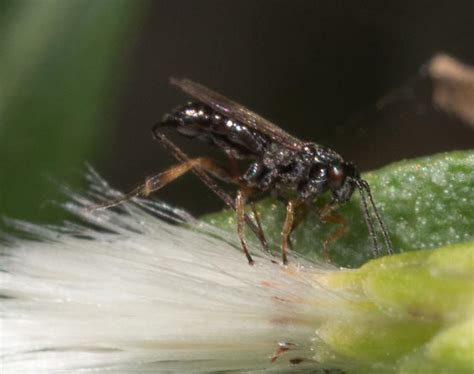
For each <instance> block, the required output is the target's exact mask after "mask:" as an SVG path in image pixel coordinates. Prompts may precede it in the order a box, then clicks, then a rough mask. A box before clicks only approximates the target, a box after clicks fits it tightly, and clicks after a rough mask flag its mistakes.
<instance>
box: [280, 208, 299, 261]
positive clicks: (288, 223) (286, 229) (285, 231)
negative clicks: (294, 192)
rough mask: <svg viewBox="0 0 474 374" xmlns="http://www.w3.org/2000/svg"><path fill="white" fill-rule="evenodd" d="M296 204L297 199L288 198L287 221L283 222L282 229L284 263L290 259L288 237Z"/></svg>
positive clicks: (282, 258)
mask: <svg viewBox="0 0 474 374" xmlns="http://www.w3.org/2000/svg"><path fill="white" fill-rule="evenodd" d="M295 205H296V201H295V200H292V199H290V200H288V202H287V203H286V218H285V222H284V223H283V228H282V230H281V260H282V261H283V264H284V265H286V264H287V263H288V259H287V257H286V246H287V244H288V238H289V236H290V233H291V230H292V228H293V219H294V215H295Z"/></svg>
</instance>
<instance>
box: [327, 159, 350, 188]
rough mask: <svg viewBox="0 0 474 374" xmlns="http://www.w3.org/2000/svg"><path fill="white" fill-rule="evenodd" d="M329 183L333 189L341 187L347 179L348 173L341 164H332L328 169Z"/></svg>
mask: <svg viewBox="0 0 474 374" xmlns="http://www.w3.org/2000/svg"><path fill="white" fill-rule="evenodd" d="M328 175H329V183H330V184H331V185H332V186H333V187H340V186H341V185H342V183H343V182H344V179H345V178H346V173H345V171H344V168H343V167H342V165H341V164H332V165H331V166H330V167H329V169H328Z"/></svg>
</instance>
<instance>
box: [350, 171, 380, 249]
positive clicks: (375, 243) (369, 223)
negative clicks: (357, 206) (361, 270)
mask: <svg viewBox="0 0 474 374" xmlns="http://www.w3.org/2000/svg"><path fill="white" fill-rule="evenodd" d="M354 181H355V184H356V186H357V188H358V189H359V193H360V201H361V206H362V211H363V212H364V219H365V223H366V224H367V228H368V229H369V236H370V238H371V239H372V243H373V252H374V257H378V256H379V255H380V249H379V244H378V241H377V235H375V230H374V224H373V222H372V218H371V217H370V213H369V208H368V206H367V200H366V198H365V189H364V187H363V184H362V183H361V182H362V180H361V179H354Z"/></svg>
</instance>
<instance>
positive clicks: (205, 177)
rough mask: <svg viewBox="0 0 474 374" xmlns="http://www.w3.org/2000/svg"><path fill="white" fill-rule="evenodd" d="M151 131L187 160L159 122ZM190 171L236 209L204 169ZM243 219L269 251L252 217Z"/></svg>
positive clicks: (230, 206)
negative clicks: (162, 130)
mask: <svg viewBox="0 0 474 374" xmlns="http://www.w3.org/2000/svg"><path fill="white" fill-rule="evenodd" d="M152 133H153V136H154V138H155V139H156V140H158V141H159V142H160V144H161V145H162V146H163V147H164V148H165V149H166V150H167V151H169V152H170V153H171V154H172V155H173V157H174V158H176V159H177V160H178V161H181V162H186V161H188V160H189V157H188V155H186V153H184V152H183V151H182V150H181V149H180V148H179V147H178V146H177V145H175V144H174V143H173V142H172V141H171V140H169V139H168V138H167V137H166V136H165V135H164V134H163V133H162V132H161V131H160V124H157V125H155V126H154V127H153V129H152ZM191 172H192V173H194V174H195V175H196V176H197V177H198V178H199V179H200V180H201V181H202V182H203V183H204V184H205V185H206V186H207V187H208V188H209V189H210V190H211V191H212V192H214V193H215V194H216V195H217V196H218V197H219V198H221V200H223V201H224V203H225V204H226V205H227V206H228V207H229V208H232V209H233V210H236V204H235V200H234V199H233V198H232V197H231V196H230V195H229V194H228V193H226V192H225V191H224V190H223V189H222V188H220V187H219V186H218V185H217V184H216V183H215V182H214V180H213V179H212V178H211V177H210V176H209V175H208V174H207V173H206V172H205V171H204V170H202V169H199V168H192V169H191ZM244 220H245V223H246V224H247V225H248V226H249V227H250V229H251V230H252V231H253V232H254V234H255V235H256V236H257V238H258V239H259V241H260V243H261V245H262V247H263V248H264V249H265V251H267V252H269V249H268V243H267V241H266V240H265V237H264V236H262V235H261V234H260V233H259V229H258V227H257V226H256V225H255V223H254V222H253V221H252V219H251V218H250V217H249V216H248V215H247V214H244Z"/></svg>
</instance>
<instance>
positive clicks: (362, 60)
mask: <svg viewBox="0 0 474 374" xmlns="http://www.w3.org/2000/svg"><path fill="white" fill-rule="evenodd" d="M149 6H150V7H149V10H148V12H147V14H146V16H145V17H144V20H143V26H142V32H141V34H140V38H139V39H137V40H136V43H135V45H134V47H133V58H132V59H131V63H130V65H129V67H128V72H127V76H126V78H125V81H124V86H125V87H126V91H125V92H124V94H123V96H122V98H121V100H122V104H121V110H120V118H119V119H118V126H117V128H116V129H114V133H113V134H110V138H109V139H110V143H109V144H108V145H107V146H105V147H104V159H103V160H101V162H99V164H98V165H96V166H97V168H98V169H99V172H100V173H102V174H103V175H104V176H105V177H106V179H107V180H109V181H110V182H111V183H112V185H114V186H115V187H118V188H120V189H125V190H126V189H128V188H130V187H131V186H133V185H134V184H136V183H137V182H138V181H141V180H143V178H144V177H145V176H147V175H149V174H152V173H154V172H156V171H160V170H162V169H163V168H164V167H166V166H168V165H171V164H172V163H174V160H172V158H171V157H170V156H169V155H167V154H166V153H165V152H164V151H163V150H162V149H160V146H159V145H158V144H157V143H154V142H153V140H152V139H151V136H150V132H149V128H150V127H151V125H152V124H153V123H154V122H155V121H157V120H158V119H160V118H161V116H162V115H163V114H164V113H166V112H167V111H169V110H170V109H172V108H173V107H174V106H176V105H179V104H181V103H183V102H184V101H185V100H187V98H186V97H185V96H184V95H183V94H182V93H180V92H178V91H177V89H176V88H174V87H171V86H170V85H169V84H168V79H169V77H171V76H177V77H188V78H191V79H193V80H196V81H198V82H201V83H203V84H205V85H207V86H209V87H211V88H213V89H215V90H217V91H218V92H221V93H223V94H225V95H226V96H228V97H230V98H232V99H234V100H236V101H238V102H240V103H242V104H244V105H246V106H248V107H249V108H251V109H253V110H254V111H256V112H257V113H259V114H261V115H263V116H265V117H266V118H268V119H270V120H272V121H274V122H275V123H277V124H279V125H280V126H281V127H283V128H284V129H286V130H287V131H289V132H291V133H292V134H294V135H296V136H297V137H300V138H303V139H307V140H313V141H315V142H319V143H322V144H325V145H328V146H330V147H333V148H334V149H336V150H337V151H338V152H339V153H341V154H342V155H343V156H344V157H345V158H347V159H350V160H352V161H354V162H356V163H357V164H359V166H360V167H361V168H362V169H363V170H367V169H369V168H376V167H380V166H382V165H384V164H386V163H388V162H391V161H395V160H400V159H403V158H408V157H414V156H419V155H424V154H431V153H435V152H440V151H445V150H451V149H463V148H469V147H472V146H473V145H474V138H473V134H474V133H473V132H472V129H469V128H468V127H466V126H465V125H463V124H462V123H460V122H458V121H456V120H453V119H452V118H448V117H447V116H443V115H441V114H439V113H435V114H433V113H431V112H429V110H430V109H431V108H429V107H427V106H425V105H423V107H422V108H421V109H420V102H424V101H425V99H426V98H425V97H422V95H423V93H420V92H419V91H415V94H416V95H418V97H417V98H415V99H416V100H412V99H413V98H412V97H411V96H410V97H409V98H404V97H403V95H402V98H401V103H402V104H401V105H400V104H399V103H398V104H397V105H393V106H392V107H390V108H389V109H388V110H384V111H381V112H379V113H374V112H372V109H371V108H373V106H374V104H375V103H376V101H377V99H378V98H380V97H382V96H383V95H385V94H388V93H390V92H392V91H393V90H396V89H398V88H400V87H402V86H404V85H409V86H410V87H414V86H416V85H417V84H418V81H417V79H418V77H419V70H420V68H421V67H422V65H423V64H425V63H427V62H428V60H429V59H430V58H431V57H433V55H434V54H436V53H438V52H441V51H442V52H445V53H448V54H451V55H453V56H455V57H457V58H459V59H461V60H463V61H464V62H466V63H471V64H474V48H473V46H474V2H473V1H457V2H452V1H436V2H428V1H414V2H379V1H364V2H348V1H345V2H341V1H330V2H329V1H328V2H322V1H293V0H292V1H234V2H229V1H196V2H194V1H153V2H151V3H150V4H149ZM440 116H441V118H440ZM354 118H355V119H354ZM177 140H178V142H179V144H180V145H181V146H183V147H184V148H185V149H186V150H187V151H188V152H189V153H191V154H192V155H201V154H209V153H210V154H213V153H212V150H211V152H210V150H209V148H208V147H207V146H206V145H201V144H196V143H195V142H191V141H188V140H181V139H177ZM159 197H160V199H164V200H166V201H169V202H172V203H173V204H177V205H179V206H182V207H185V208H186V209H189V210H190V211H192V212H194V213H201V212H205V211H211V210H214V209H217V208H218V207H220V206H222V203H221V202H220V201H218V200H217V199H216V198H214V197H213V196H212V194H211V193H210V192H208V191H207V190H206V188H205V187H203V186H202V185H201V184H200V183H199V182H198V181H197V179H196V178H195V177H194V176H186V177H184V178H183V179H182V180H179V181H177V182H175V183H174V185H172V186H169V187H167V188H165V189H164V190H163V191H161V192H160V193H159Z"/></svg>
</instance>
